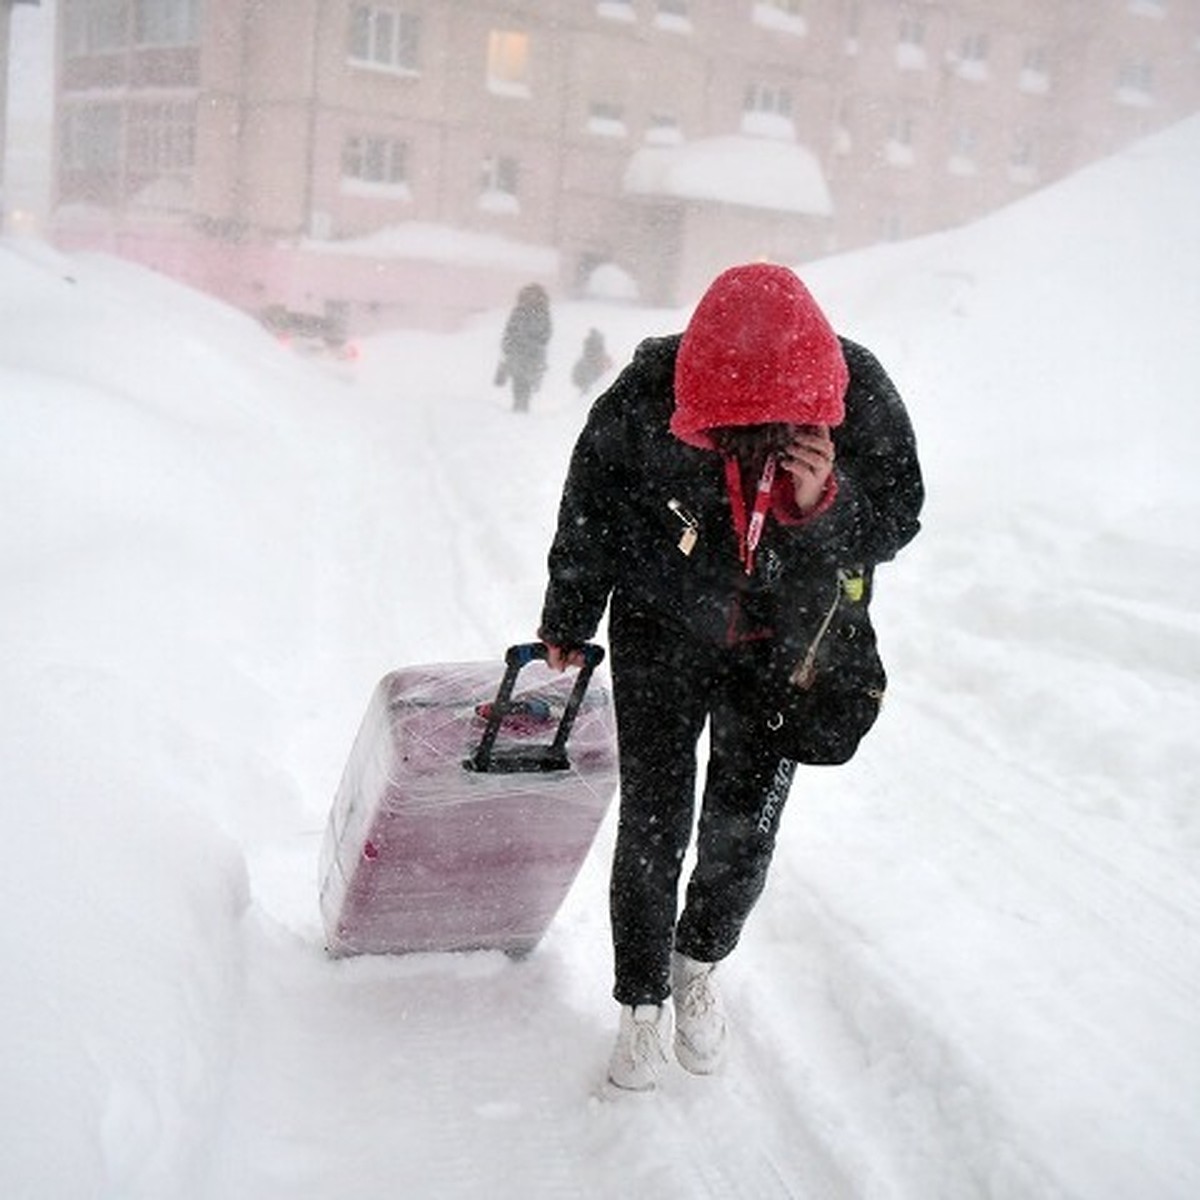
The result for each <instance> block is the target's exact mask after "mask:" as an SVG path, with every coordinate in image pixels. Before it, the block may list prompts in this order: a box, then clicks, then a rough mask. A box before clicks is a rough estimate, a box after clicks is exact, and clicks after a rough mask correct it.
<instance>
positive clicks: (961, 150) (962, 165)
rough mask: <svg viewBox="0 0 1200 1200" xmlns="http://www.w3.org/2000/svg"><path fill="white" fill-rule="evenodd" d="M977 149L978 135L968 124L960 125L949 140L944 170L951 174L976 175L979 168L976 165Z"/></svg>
mask: <svg viewBox="0 0 1200 1200" xmlns="http://www.w3.org/2000/svg"><path fill="white" fill-rule="evenodd" d="M978 150H979V137H978V135H977V134H976V132H975V130H974V129H972V128H971V127H970V126H969V125H960V126H959V127H958V128H957V129H956V130H955V131H954V134H953V136H952V138H951V142H950V157H949V159H947V161H946V170H947V171H949V172H950V174H951V175H976V174H978V171H979V168H978V167H977V165H976V155H977V154H978Z"/></svg>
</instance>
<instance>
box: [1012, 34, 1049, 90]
mask: <svg viewBox="0 0 1200 1200" xmlns="http://www.w3.org/2000/svg"><path fill="white" fill-rule="evenodd" d="M1047 61H1048V60H1047V56H1046V50H1045V48H1044V47H1042V46H1031V47H1030V48H1029V49H1028V50H1026V51H1025V57H1024V59H1023V60H1022V61H1021V77H1020V80H1019V81H1018V84H1017V86H1018V87H1019V88H1020V89H1021V91H1023V92H1027V93H1028V94H1029V95H1031V96H1044V95H1045V94H1046V93H1047V92H1048V91H1049V90H1050V71H1049V68H1048V66H1047Z"/></svg>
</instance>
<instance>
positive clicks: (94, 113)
mask: <svg viewBox="0 0 1200 1200" xmlns="http://www.w3.org/2000/svg"><path fill="white" fill-rule="evenodd" d="M58 160H59V164H60V165H61V166H62V168H63V169H64V170H66V171H102V172H114V173H115V172H116V171H117V169H118V168H119V167H120V165H121V109H120V106H119V105H116V104H89V105H87V106H86V107H81V108H72V109H69V110H68V111H67V112H66V114H65V115H64V117H63V122H62V138H61V140H60V142H59V150H58Z"/></svg>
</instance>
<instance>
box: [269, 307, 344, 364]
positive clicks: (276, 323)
mask: <svg viewBox="0 0 1200 1200" xmlns="http://www.w3.org/2000/svg"><path fill="white" fill-rule="evenodd" d="M260 320H261V321H262V323H263V325H264V326H265V327H266V329H267V330H268V331H269V332H270V333H272V334H274V336H275V337H276V338H277V339H278V341H279V342H280V343H281V344H282V345H284V346H289V347H291V348H292V349H294V350H295V351H296V352H297V353H299V354H305V355H311V356H315V357H321V358H332V359H335V360H337V361H339V362H352V361H354V360H355V359H357V358H358V356H359V348H358V345H357V343H355V342H353V341H351V340H350V339H349V338H348V337H347V336H346V327H345V324H344V322H343V321H342V320H341V319H340V318H338V317H334V316H328V315H325V316H323V315H320V314H317V313H306V312H296V311H295V310H293V309H290V308H287V307H285V306H284V305H282V304H273V305H271V306H270V307H268V308H265V309H263V311H262V313H261V314H260Z"/></svg>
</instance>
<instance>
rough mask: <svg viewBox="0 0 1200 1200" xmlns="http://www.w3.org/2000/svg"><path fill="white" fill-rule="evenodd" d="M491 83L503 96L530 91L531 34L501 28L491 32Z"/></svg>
mask: <svg viewBox="0 0 1200 1200" xmlns="http://www.w3.org/2000/svg"><path fill="white" fill-rule="evenodd" d="M487 85H488V91H490V92H495V93H496V94H497V95H501V96H528V95H529V34H527V33H512V32H509V31H506V30H499V29H493V30H492V32H491V33H489V34H488V52H487Z"/></svg>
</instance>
